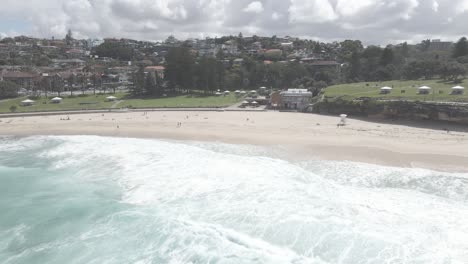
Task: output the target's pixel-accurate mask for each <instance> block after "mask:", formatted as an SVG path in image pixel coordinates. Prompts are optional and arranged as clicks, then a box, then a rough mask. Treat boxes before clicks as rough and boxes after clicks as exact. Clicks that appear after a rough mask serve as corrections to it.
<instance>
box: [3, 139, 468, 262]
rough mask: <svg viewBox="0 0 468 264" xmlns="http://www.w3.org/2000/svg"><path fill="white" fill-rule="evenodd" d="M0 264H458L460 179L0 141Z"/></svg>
mask: <svg viewBox="0 0 468 264" xmlns="http://www.w3.org/2000/svg"><path fill="white" fill-rule="evenodd" d="M311 151H313V150H311ZM0 263H468V174H462V173H442V172H435V171H430V170H424V169H409V168H389V167H382V166H376V165H369V164H362V163H351V162H332V161H320V160H311V161H308V162H304V161H301V162H299V161H298V162H292V161H287V160H285V159H282V158H281V155H279V154H277V153H276V152H275V151H273V150H271V149H266V148H255V147H251V146H242V145H239V146H235V145H227V144H220V143H195V142H188V143H181V142H174V141H160V140H145V139H130V138H106V137H95V136H67V137H59V136H50V137H47V136H41V137H26V138H15V137H0Z"/></svg>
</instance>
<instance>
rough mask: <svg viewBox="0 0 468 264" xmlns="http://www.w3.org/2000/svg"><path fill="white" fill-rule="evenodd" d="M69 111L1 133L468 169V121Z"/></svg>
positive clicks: (6, 121) (5, 122) (18, 121)
mask: <svg viewBox="0 0 468 264" xmlns="http://www.w3.org/2000/svg"><path fill="white" fill-rule="evenodd" d="M69 118H70V120H68V116H66V115H51V116H33V117H12V118H0V135H16V136H31V135H101V136H113V137H138V138H160V139H177V140H192V141H219V142H225V143H234V144H252V145H260V146H273V147H281V148H284V149H285V150H286V151H289V152H291V153H292V154H294V157H298V158H303V159H309V158H321V159H328V160H350V161H359V162H366V163H374V164H381V165H390V166H398V167H420V168H429V169H435V170H441V171H460V172H468V127H460V126H458V127H457V126H448V125H445V124H426V125H424V126H409V125H407V124H404V123H399V124H397V123H395V124H388V123H378V122H370V121H362V120H357V119H353V118H349V119H348V122H347V125H346V126H345V127H339V128H338V127H337V123H338V122H339V118H338V117H333V116H322V115H314V114H301V113H280V112H203V111H198V112H197V111H189V112H187V111H155V112H151V111H150V112H124V113H94V114H77V115H70V116H69ZM179 122H180V123H181V125H180V126H179V125H178V123H179ZM408 124H410V123H408ZM447 128H448V129H449V132H447V131H446V129H447Z"/></svg>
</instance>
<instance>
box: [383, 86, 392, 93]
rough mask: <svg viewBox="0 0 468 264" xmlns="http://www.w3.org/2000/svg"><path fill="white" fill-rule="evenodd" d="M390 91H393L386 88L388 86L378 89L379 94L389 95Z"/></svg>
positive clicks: (390, 88)
mask: <svg viewBox="0 0 468 264" xmlns="http://www.w3.org/2000/svg"><path fill="white" fill-rule="evenodd" d="M392 90H393V88H392V87H388V86H385V87H382V88H380V92H381V93H390V92H391V91H392Z"/></svg>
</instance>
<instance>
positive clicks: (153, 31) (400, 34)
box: [0, 0, 468, 44]
mask: <svg viewBox="0 0 468 264" xmlns="http://www.w3.org/2000/svg"><path fill="white" fill-rule="evenodd" d="M0 4H1V8H0V37H5V36H11V35H18V34H25V35H31V36H37V37H51V36H55V37H63V36H64V35H65V33H66V31H67V29H71V30H72V31H73V32H74V34H75V36H76V37H83V38H85V37H86V38H87V37H93V38H94V37H128V38H134V39H144V40H162V39H165V38H166V37H167V36H169V35H171V34H173V35H175V36H176V37H177V38H181V39H183V38H188V37H202V38H203V37H207V36H212V37H214V36H221V35H226V34H236V35H237V34H238V33H239V32H243V34H244V36H247V35H252V34H256V35H262V36H271V35H278V36H286V35H290V36H297V37H307V38H311V39H318V40H323V41H333V40H342V39H361V40H363V41H364V42H365V43H366V44H385V43H398V42H402V41H410V42H419V41H420V40H422V39H426V38H442V39H447V40H456V39H458V38H460V37H461V36H463V35H467V34H468V27H467V26H466V25H467V24H468V0H0Z"/></svg>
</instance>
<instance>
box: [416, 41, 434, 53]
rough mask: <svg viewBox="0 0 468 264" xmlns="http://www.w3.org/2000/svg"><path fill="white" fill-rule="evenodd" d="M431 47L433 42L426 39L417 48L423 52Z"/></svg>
mask: <svg viewBox="0 0 468 264" xmlns="http://www.w3.org/2000/svg"><path fill="white" fill-rule="evenodd" d="M430 46H431V40H430V39H425V40H423V41H421V43H419V44H418V45H416V47H417V48H418V49H419V50H420V51H422V52H426V51H428V50H429V47H430Z"/></svg>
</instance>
